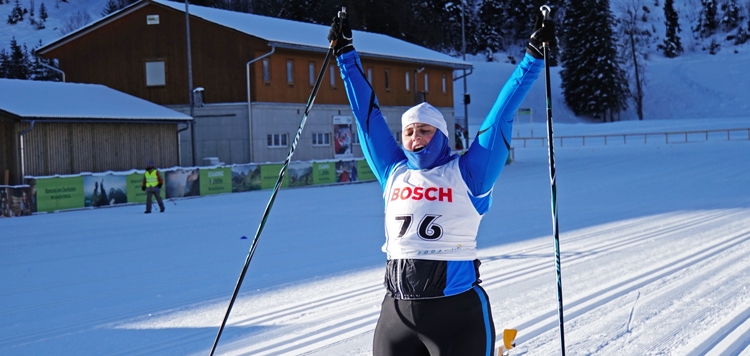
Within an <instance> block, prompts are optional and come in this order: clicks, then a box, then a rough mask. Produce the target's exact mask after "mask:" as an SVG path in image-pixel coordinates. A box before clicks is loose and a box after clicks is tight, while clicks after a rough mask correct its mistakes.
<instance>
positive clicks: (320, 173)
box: [313, 162, 336, 184]
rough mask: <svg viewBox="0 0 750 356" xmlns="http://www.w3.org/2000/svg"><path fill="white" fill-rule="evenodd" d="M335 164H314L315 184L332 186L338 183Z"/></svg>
mask: <svg viewBox="0 0 750 356" xmlns="http://www.w3.org/2000/svg"><path fill="white" fill-rule="evenodd" d="M335 168H336V167H335V164H334V163H333V162H314V163H313V184H331V183H335V182H336V170H335Z"/></svg>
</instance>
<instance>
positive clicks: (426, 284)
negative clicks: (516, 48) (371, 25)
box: [328, 14, 556, 356]
mask: <svg viewBox="0 0 750 356" xmlns="http://www.w3.org/2000/svg"><path fill="white" fill-rule="evenodd" d="M542 25H543V26H542ZM339 29H341V31H339ZM328 40H329V41H331V42H332V41H334V40H335V41H336V43H335V47H334V49H335V51H336V58H337V62H338V65H339V68H340V70H341V77H342V79H343V80H344V85H345V87H346V93H347V95H348V97H349V103H350V105H351V107H352V111H353V113H354V116H355V117H356V118H357V123H358V125H357V130H358V134H359V138H360V143H361V147H362V151H363V152H364V155H365V158H366V159H367V162H368V163H369V165H370V167H371V168H372V171H373V173H374V174H375V176H376V177H377V179H378V181H379V182H380V185H381V187H382V189H383V198H384V200H385V219H386V223H385V230H386V231H385V235H386V242H385V244H384V245H383V248H382V250H383V252H385V253H386V254H387V258H388V260H387V262H386V274H385V283H384V284H385V287H386V290H387V293H386V296H385V298H384V300H383V304H382V307H381V311H380V317H379V319H378V323H377V326H376V328H375V336H374V340H373V354H374V356H393V355H409V356H423V355H424V356H429V355H433V356H434V355H440V356H447V355H455V356H458V355H460V356H474V355H477V356H478V355H487V356H489V355H492V353H493V350H494V348H495V330H494V323H493V320H492V313H491V311H490V303H489V299H488V296H487V293H486V292H485V291H484V289H482V287H481V286H480V285H479V284H480V282H481V281H480V279H479V265H480V261H479V260H477V259H476V235H477V230H478V228H479V223H480V221H481V219H482V214H484V213H485V212H487V210H488V209H489V207H490V204H491V202H492V187H493V185H494V183H495V180H496V179H497V177H498V176H499V174H500V171H501V170H502V168H503V166H504V164H505V160H506V158H507V156H508V152H509V148H510V138H511V126H512V123H513V113H515V111H516V109H517V108H518V106H519V105H520V103H521V101H522V100H523V98H524V97H525V96H526V93H527V92H528V91H529V88H530V87H531V85H532V84H533V82H534V81H535V80H536V79H537V77H538V76H539V73H540V72H541V70H542V68H543V58H544V56H543V53H542V46H541V44H542V43H544V42H550V43H552V44H553V45H554V43H555V42H556V41H555V27H554V23H553V22H552V21H550V20H545V21H542V17H541V14H540V15H538V16H537V20H536V22H535V28H534V32H533V34H532V36H531V39H530V41H529V45H528V47H527V54H526V55H525V56H524V58H523V60H522V61H521V63H520V64H519V65H518V67H517V68H516V70H515V72H514V73H513V74H512V76H511V78H510V79H509V80H508V81H507V83H506V84H505V86H504V87H503V89H502V90H501V92H500V95H499V96H498V98H497V101H496V102H495V104H494V106H493V108H492V110H491V111H490V113H489V114H488V116H487V118H486V119H485V121H484V123H483V124H482V126H481V128H480V130H479V133H478V134H477V137H476V139H475V140H474V142H473V143H472V145H471V147H470V148H469V150H468V151H467V152H466V154H464V155H463V156H460V157H459V156H458V155H451V150H450V147H449V144H448V142H449V140H448V137H449V133H448V129H447V125H446V122H445V119H444V118H443V115H442V114H441V113H440V111H439V110H437V109H436V108H434V107H433V106H432V105H430V104H428V103H422V104H419V105H417V106H415V107H412V108H411V109H409V110H407V111H406V112H405V113H404V114H403V116H402V118H401V126H402V142H403V147H399V145H398V144H397V143H396V140H395V139H394V138H393V135H392V134H391V132H390V130H389V128H388V125H387V124H386V122H385V119H384V118H383V115H382V113H381V112H380V109H379V106H378V101H377V98H376V97H375V94H374V92H373V90H372V87H371V85H370V83H368V81H367V79H366V76H365V75H364V71H363V69H362V65H361V63H360V59H359V55H358V54H357V52H356V51H355V50H354V47H353V44H352V40H353V38H352V32H351V28H350V27H349V24H348V21H347V20H346V19H344V20H343V22H342V23H341V24H340V23H339V20H338V19H337V18H334V20H333V24H332V25H331V30H330V32H329V35H328Z"/></svg>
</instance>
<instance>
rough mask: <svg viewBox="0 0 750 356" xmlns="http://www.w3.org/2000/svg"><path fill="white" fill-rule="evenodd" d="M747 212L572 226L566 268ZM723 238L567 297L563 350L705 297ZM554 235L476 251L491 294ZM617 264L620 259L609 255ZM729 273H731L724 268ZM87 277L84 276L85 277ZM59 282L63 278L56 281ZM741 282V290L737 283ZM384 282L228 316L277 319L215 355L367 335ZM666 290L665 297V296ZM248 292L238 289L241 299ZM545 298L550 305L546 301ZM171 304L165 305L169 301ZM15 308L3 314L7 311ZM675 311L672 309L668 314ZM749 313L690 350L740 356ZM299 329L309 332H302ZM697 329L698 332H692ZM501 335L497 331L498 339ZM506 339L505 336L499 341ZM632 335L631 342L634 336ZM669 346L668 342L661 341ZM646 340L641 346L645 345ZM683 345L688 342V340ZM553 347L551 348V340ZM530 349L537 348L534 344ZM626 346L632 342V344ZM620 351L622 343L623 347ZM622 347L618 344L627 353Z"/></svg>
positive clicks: (529, 275) (683, 324)
mask: <svg viewBox="0 0 750 356" xmlns="http://www.w3.org/2000/svg"><path fill="white" fill-rule="evenodd" d="M738 216H740V217H743V216H744V217H745V218H744V219H747V220H750V214H748V212H747V211H746V210H742V209H734V210H724V211H712V212H707V213H703V212H699V213H692V214H690V215H686V214H684V213H675V214H668V215H662V216H651V217H644V218H641V219H633V220H630V221H626V222H621V223H615V224H608V225H602V226H599V227H596V228H587V229H582V230H580V231H576V232H573V233H567V234H565V233H564V234H562V236H561V246H562V249H563V255H562V258H563V260H562V265H563V271H564V272H565V271H566V269H570V268H573V267H574V266H576V265H578V264H585V263H586V262H587V261H589V260H591V259H600V258H607V256H608V255H610V254H613V253H617V252H618V251H625V250H627V249H628V248H631V247H636V246H639V245H641V244H644V243H653V242H655V241H658V240H660V239H664V240H666V238H669V237H674V236H683V235H691V234H694V233H695V231H697V232H698V233H700V232H701V231H704V230H706V229H716V228H722V227H723V228H726V223H725V221H726V220H732V219H734V220H737V217H738ZM726 236H727V237H726V238H724V239H721V240H713V241H707V242H703V244H702V245H700V246H693V248H692V249H691V250H689V251H679V253H676V254H674V255H672V256H669V257H667V256H664V258H663V260H662V261H661V263H660V264H657V265H652V266H650V268H648V269H646V270H645V271H640V273H637V274H634V275H625V276H619V278H613V279H611V280H610V283H609V284H603V285H601V286H600V287H599V288H597V289H594V290H595V293H589V294H587V295H582V296H577V297H574V298H566V299H564V300H565V321H566V332H567V334H566V335H567V337H568V339H567V340H566V341H568V344H567V347H566V349H568V351H569V352H570V353H571V354H597V353H598V352H605V353H606V351H607V350H608V348H616V347H617V345H619V344H621V343H622V342H624V341H623V338H625V339H629V338H631V337H632V336H637V334H639V333H640V332H641V330H642V325H643V324H644V323H647V322H654V320H658V319H659V315H652V313H650V312H649V311H654V310H655V311H659V310H663V309H668V308H670V306H665V305H663V304H664V303H676V304H679V303H683V302H684V301H685V299H686V298H692V299H691V300H700V297H704V298H705V297H706V296H691V295H690V292H689V290H690V286H691V285H693V284H695V283H701V282H702V281H705V280H711V279H716V278H718V277H717V276H720V275H722V273H721V271H723V270H724V271H731V269H730V268H727V267H728V266H727V265H731V264H732V263H733V262H735V260H736V259H737V258H741V256H737V257H735V258H732V259H724V260H723V261H725V263H724V264H720V265H715V266H702V267H701V268H700V269H697V268H696V266H700V265H704V264H710V261H711V260H712V258H714V257H715V256H717V255H719V254H722V253H728V251H732V249H733V248H734V247H736V246H739V245H741V244H748V242H749V241H750V227H748V226H740V227H738V228H735V229H734V230H732V232H731V233H728V234H726ZM551 247H552V243H551V241H546V239H545V241H542V239H540V240H539V242H536V243H534V244H525V245H524V246H520V247H516V248H511V249H509V250H506V251H503V252H504V253H503V254H494V255H493V254H492V250H493V249H488V251H480V255H485V254H487V253H488V252H489V256H482V257H480V259H481V260H482V261H483V264H482V279H483V284H482V285H483V287H484V288H485V289H486V290H487V291H488V293H490V295H491V298H492V295H493V291H496V290H503V289H506V288H510V289H513V288H514V286H515V285H518V284H522V283H523V282H524V281H527V280H530V279H533V278H541V277H549V276H550V275H551V274H552V271H553V269H552V268H551V264H550V262H549V260H550V257H551V256H552V253H551ZM611 263H617V262H614V261H613V262H611ZM693 270H700V271H703V272H702V273H693V274H690V273H688V272H686V271H693ZM726 274H727V276H724V277H722V278H731V277H732V273H730V272H727V273H726ZM212 277H213V276H212V275H205V276H198V277H195V278H189V279H185V280H176V281H171V282H170V283H189V282H190V281H191V280H194V279H203V278H212ZM86 282H87V281H81V282H79V283H86ZM54 287H55V288H58V287H62V286H54ZM152 287H153V286H141V287H139V288H129V289H121V290H114V291H110V292H108V293H98V294H96V295H87V296H86V297H80V298H72V299H62V300H60V301H57V302H55V303H47V304H43V305H37V306H35V307H34V308H31V307H29V308H25V309H24V310H21V311H19V310H14V311H12V312H28V311H31V310H35V309H39V310H43V309H44V308H48V307H51V306H60V305H68V304H73V303H80V302H81V301H86V300H93V299H97V298H104V297H106V296H107V295H111V294H115V293H128V292H131V291H133V290H140V289H145V288H152ZM736 289H741V287H737V288H736ZM14 293H18V291H12V290H11V291H6V292H4V294H14ZM383 293H384V291H383V288H382V285H380V283H377V282H374V283H371V284H368V285H365V286H361V285H360V286H358V288H349V289H343V290H338V292H337V293H336V294H319V295H316V297H315V298H311V299H306V300H299V301H298V302H296V303H292V304H283V305H279V306H276V307H273V308H269V309H266V310H264V311H262V312H260V313H256V314H254V315H246V316H242V317H240V318H232V319H231V320H230V322H229V323H228V328H231V327H241V326H273V327H267V328H262V329H259V330H258V331H255V332H249V333H245V334H242V335H241V337H238V336H237V335H235V336H234V337H232V338H227V339H222V343H220V345H219V348H218V349H217V355H311V354H316V353H321V354H324V353H325V350H326V349H328V348H330V347H333V346H337V345H342V344H345V343H346V341H347V340H350V339H353V338H356V337H361V336H362V335H366V334H370V333H372V332H373V331H374V327H375V323H376V321H377V317H378V314H379V305H380V302H381V300H382V296H383ZM635 293H642V294H639V295H641V297H640V298H641V300H640V301H639V302H638V303H637V304H634V300H635V297H634V295H635ZM736 294H739V293H738V291H737V290H733V291H731V292H725V293H724V294H722V295H721V296H718V297H716V298H714V303H716V305H717V306H716V307H715V308H713V309H716V312H717V313H721V312H722V310H723V309H725V308H726V306H727V305H730V304H731V302H732V301H733V300H734V298H733V296H734V295H736ZM665 295H668V296H667V297H664V296H665ZM241 298H242V297H241ZM197 302H198V301H197V300H196V301H185V300H181V301H176V302H175V303H172V305H171V306H172V307H174V308H178V307H179V306H184V305H185V304H186V303H188V304H189V303H197ZM547 305H548V306H549V303H547ZM165 309H169V306H167V307H166V308H165ZM147 312H148V311H139V312H136V313H133V314H132V315H130V316H126V318H125V319H127V318H136V317H138V316H140V315H143V314H144V313H147ZM9 313H11V312H5V313H4V314H9ZM657 314H658V313H657ZM670 316H671V314H670ZM609 318H621V319H620V320H622V322H610V323H606V324H604V325H606V327H605V328H601V327H600V326H601V322H595V321H600V320H602V319H609ZM629 318H632V321H631V322H632V324H633V327H632V330H629V329H628V328H629V324H630V323H629V322H628V320H629ZM702 318H704V316H703V315H701V314H695V315H688V316H686V317H685V318H682V319H681V320H679V322H674V323H671V324H673V327H674V329H673V330H671V331H670V332H668V333H664V334H663V337H662V338H661V339H660V340H653V342H649V344H651V345H654V346H653V347H650V348H648V349H639V348H637V347H633V348H631V349H632V350H635V351H633V352H625V354H634V355H635V354H639V353H640V354H645V353H651V354H662V353H663V352H665V347H666V350H667V354H669V353H668V351H669V348H670V347H679V346H681V345H679V344H678V342H679V339H680V338H681V337H684V336H687V335H689V331H690V330H692V329H691V328H694V327H695V325H697V324H699V323H700V321H701V319H702ZM748 318H750V307H749V308H745V309H743V310H741V311H740V312H737V313H736V315H735V316H734V317H726V318H725V319H726V320H724V321H723V326H721V327H720V328H718V330H708V331H706V333H705V334H707V335H702V334H701V335H698V336H695V335H693V338H696V337H697V338H699V339H700V340H704V342H702V343H700V344H701V345H702V346H701V347H699V348H696V349H695V350H694V351H692V353H690V354H689V356H693V355H703V354H706V353H707V352H710V351H711V350H712V349H713V348H715V347H717V346H719V345H720V346H721V349H722V350H727V351H726V352H729V353H724V352H722V353H721V354H722V355H724V354H731V355H739V354H740V353H741V352H742V351H743V350H745V349H746V348H747V347H748V345H750V338H748V337H739V338H737V337H735V339H733V340H730V341H726V342H722V341H723V340H725V339H726V338H727V337H728V336H730V335H732V334H737V332H736V330H746V329H747V328H750V326H748V322H746V320H747V319H748ZM122 320H123V315H118V316H117V317H109V318H92V319H86V320H85V321H84V322H81V323H75V324H68V325H64V326H60V327H52V328H45V329H44V330H40V331H39V332H36V333H30V334H25V335H22V336H11V337H4V338H0V345H3V346H4V345H23V344H27V343H32V342H37V341H41V340H45V339H48V338H55V337H62V336H64V335H70V334H75V333H81V332H84V331H87V330H92V329H97V328H102V325H107V324H111V323H115V322H118V321H122ZM498 321H499V318H497V317H496V327H497V329H498V332H500V330H502V328H504V326H503V325H499V323H498ZM557 324H558V317H557V310H556V309H552V308H549V307H548V308H546V309H542V310H538V311H537V312H536V313H535V315H534V316H533V317H531V318H527V319H525V320H523V321H522V322H518V323H516V324H514V325H510V326H506V327H505V328H516V329H519V330H520V333H519V337H518V339H517V343H518V344H519V346H518V347H517V349H516V354H517V355H524V354H534V355H537V354H554V353H555V352H557V351H559V349H558V350H554V349H552V348H550V349H549V350H548V349H545V348H544V347H539V348H534V347H535V345H536V344H538V343H541V344H544V343H545V342H546V341H544V340H545V339H548V338H554V337H557V336H556V333H558V325H557ZM299 330H303V331H302V332H300V331H299ZM693 331H694V330H693ZM602 335H615V337H614V338H612V337H609V338H608V337H601V336H602ZM205 338H206V332H205V331H204V330H196V331H192V330H191V331H185V332H183V333H181V334H180V335H179V336H171V337H167V338H165V339H160V340H159V341H158V342H154V343H149V344H139V345H137V346H135V347H133V348H129V349H121V350H119V351H118V352H116V353H111V354H110V355H147V354H154V353H159V351H164V352H167V351H169V350H170V349H171V348H172V347H175V346H178V345H181V344H185V343H198V344H199V343H201V341H204V340H205ZM499 340H500V338H498V341H499ZM535 340H536V341H535ZM500 342H501V341H500ZM631 342H632V341H631ZM546 344H547V345H555V343H554V342H546ZM665 345H668V346H665ZM641 346H643V345H641ZM682 346H684V345H682ZM548 347H549V346H548ZM530 350H534V351H533V352H531V351H530ZM626 350H627V349H626ZM620 351H623V350H620ZM621 353H622V352H621Z"/></svg>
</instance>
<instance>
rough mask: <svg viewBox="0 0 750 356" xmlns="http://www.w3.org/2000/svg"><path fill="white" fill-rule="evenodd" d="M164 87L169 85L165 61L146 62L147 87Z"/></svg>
mask: <svg viewBox="0 0 750 356" xmlns="http://www.w3.org/2000/svg"><path fill="white" fill-rule="evenodd" d="M163 85H167V75H166V70H165V65H164V61H154V62H146V86H147V87H155V86H163Z"/></svg>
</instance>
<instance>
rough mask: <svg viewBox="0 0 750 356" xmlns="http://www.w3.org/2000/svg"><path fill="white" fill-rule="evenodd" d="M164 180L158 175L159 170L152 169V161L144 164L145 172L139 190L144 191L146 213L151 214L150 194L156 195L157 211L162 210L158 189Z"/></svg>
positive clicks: (162, 203) (162, 204)
mask: <svg viewBox="0 0 750 356" xmlns="http://www.w3.org/2000/svg"><path fill="white" fill-rule="evenodd" d="M163 184H164V181H163V180H162V179H161V176H159V171H157V170H156V169H154V162H151V161H149V162H148V164H147V165H146V173H145V174H144V175H143V184H142V185H141V190H143V191H145V192H146V211H145V213H146V214H151V195H152V194H153V195H156V202H158V203H159V209H160V210H159V211H160V212H162V213H163V212H164V202H163V201H162V200H161V194H159V189H161V186H162V185H163Z"/></svg>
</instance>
